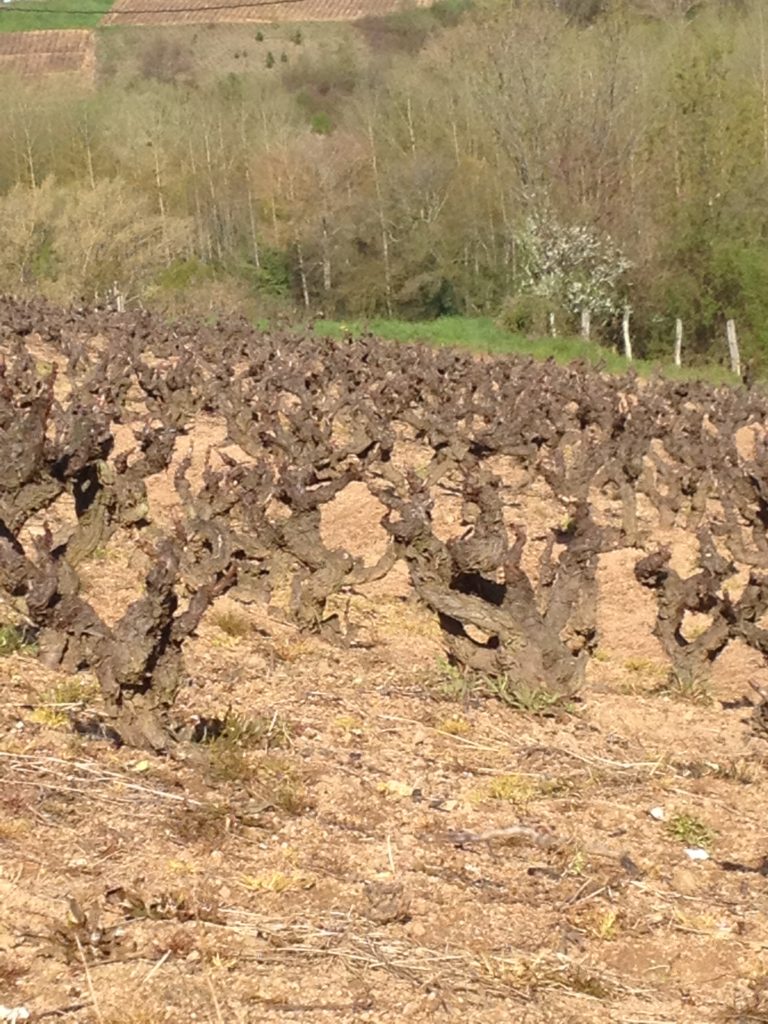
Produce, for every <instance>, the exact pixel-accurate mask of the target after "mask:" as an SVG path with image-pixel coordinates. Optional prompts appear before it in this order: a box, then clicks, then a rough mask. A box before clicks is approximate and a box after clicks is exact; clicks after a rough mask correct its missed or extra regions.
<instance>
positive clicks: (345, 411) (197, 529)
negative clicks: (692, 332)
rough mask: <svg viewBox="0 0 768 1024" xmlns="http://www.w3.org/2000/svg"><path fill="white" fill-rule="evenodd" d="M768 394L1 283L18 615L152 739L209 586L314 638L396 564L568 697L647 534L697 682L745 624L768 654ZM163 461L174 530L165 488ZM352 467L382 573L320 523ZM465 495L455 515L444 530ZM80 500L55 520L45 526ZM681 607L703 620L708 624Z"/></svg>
mask: <svg viewBox="0 0 768 1024" xmlns="http://www.w3.org/2000/svg"><path fill="white" fill-rule="evenodd" d="M41 352H42V353H47V354H48V356H47V358H43V357H42V356H41ZM766 413H768V403H767V402H766V400H765V398H764V397H763V395H762V394H761V393H759V392H757V391H754V390H752V391H749V390H746V389H744V388H742V389H738V390H737V389H719V390H718V389H714V388H712V387H710V386H708V385H705V384H702V383H696V384H694V383H686V384H680V383H671V382H669V381H666V380H662V379H654V380H650V381H641V380H640V379H639V378H637V377H636V376H634V375H632V374H628V375H626V376H624V377H621V378H617V377H612V378H611V377H608V376H606V375H602V374H600V373H597V372H595V371H594V370H591V369H587V368H586V367H583V366H578V365H573V366H571V367H567V368H566V367H561V366H558V365H556V364H554V363H553V362H547V363H541V362H535V361H533V360H522V359H512V358H510V359H498V360H493V361H490V360H478V359H477V358H474V357H472V356H470V355H468V354H465V353H460V352H454V351H447V350H433V349H428V348H420V347H413V348H402V347H395V346H392V345H389V344H386V343H384V342H381V341H378V340H376V339H375V338H372V337H365V338H359V339H353V338H347V339H345V340H343V341H341V342H337V341H332V340H329V339H325V338H319V337H316V336H314V335H312V334H307V335H303V336H291V335H288V334H284V333H280V334H277V333H274V334H273V333H259V332H256V331H254V329H253V328H252V327H251V326H250V325H249V324H248V323H246V322H245V321H243V320H220V321H218V322H217V323H215V324H212V325H211V324H202V323H199V322H193V321H179V322H175V323H173V324H168V323H166V322H164V321H162V320H160V319H157V318H155V317H154V316H153V315H151V314H150V313H147V312H141V311H140V312H128V313H119V312H115V311H112V310H86V309H80V308H71V309H67V310H64V309H59V308H54V307H48V306H46V305H44V304H42V303H41V302H37V301H35V302H23V301H17V300H12V299H3V300H2V302H0V597H2V600H3V605H2V606H0V607H5V608H6V609H7V608H9V607H11V608H13V609H15V613H16V614H18V615H21V616H23V617H24V619H25V620H26V621H27V622H28V623H29V624H30V626H31V627H32V628H33V629H34V630H35V634H36V641H37V648H38V652H39V655H38V656H39V658H40V659H41V660H42V661H43V662H44V663H45V664H46V665H47V666H49V667H51V668H57V669H62V670H64V671H71V672H76V671H82V670H88V671H90V672H92V673H93V674H94V675H95V676H96V678H97V679H98V681H99V684H100V687H101V691H102V695H103V700H104V706H105V709H106V714H107V716H108V718H109V721H110V726H111V727H112V728H113V729H114V730H115V731H116V732H117V733H118V734H119V736H120V737H121V738H122V740H123V741H124V742H125V743H128V744H131V745H136V746H143V747H148V748H151V749H155V750H168V749H171V748H172V747H173V746H174V744H175V742H176V734H175V732H174V724H173V704H174V700H175V697H176V695H177V692H178V690H179V687H180V686H181V685H182V682H183V680H184V678H185V667H184V660H183V648H184V645H185V641H186V640H187V638H188V637H190V635H191V634H192V633H193V632H194V631H195V629H196V627H197V626H198V624H199V623H200V620H201V618H202V616H203V615H204V613H205V611H206V609H207V608H208V607H209V606H210V605H211V603H212V602H213V601H214V600H215V599H216V598H217V596H219V595H221V594H224V593H225V592H229V593H230V595H231V596H232V597H234V598H235V599H242V600H244V601H254V600H259V601H264V602H266V603H267V604H269V602H270V600H272V599H273V598H274V595H275V594H276V593H277V592H278V591H280V592H281V593H283V594H284V595H287V596H285V597H284V604H285V608H284V613H285V615H286V616H287V617H288V618H289V619H290V622H291V623H292V625H293V626H295V628H296V629H297V630H300V631H306V632H312V633H316V634H319V635H320V636H321V637H322V638H324V639H325V640H327V641H328V642H329V643H333V644H337V645H342V646H343V645H346V644H350V643H352V642H354V633H355V629H354V626H353V625H351V624H350V623H349V621H347V620H346V619H345V617H344V616H343V615H342V614H340V613H339V612H338V610H334V609H337V608H338V605H339V602H338V601H337V598H338V596H339V595H343V594H348V593H353V592H354V590H355V588H356V587H361V586H364V585H365V584H367V583H370V582H371V581H374V580H379V579H382V578H384V577H385V576H386V575H387V574H388V573H389V572H390V571H391V570H392V569H393V568H394V567H395V565H396V564H397V563H403V562H404V563H405V565H406V566H407V570H408V578H409V580H410V585H411V587H412V590H413V592H414V594H415V596H416V597H417V598H418V599H419V600H420V601H421V602H422V603H423V605H424V606H426V607H427V608H428V609H429V610H430V611H431V612H432V613H433V614H434V615H435V617H436V620H437V621H438V623H439V627H440V631H441V636H442V639H443V643H444V646H445V650H446V654H447V657H448V658H449V660H450V661H451V663H452V664H454V665H455V666H456V667H457V669H458V670H460V671H461V672H463V673H466V674H468V675H473V674H482V675H484V676H486V677H493V678H497V679H503V680H505V681H507V683H508V684H509V685H510V686H520V687H522V686H527V687H536V688H546V690H547V691H549V692H551V693H552V694H553V695H560V694H562V695H572V694H574V693H576V692H577V691H578V690H579V687H580V685H581V684H582V681H583V678H584V672H585V668H586V666H587V663H588V661H589V659H590V657H592V656H593V655H594V653H595V651H596V649H597V644H598V632H597V625H596V622H597V615H596V610H597V600H598V591H597V581H596V580H597V577H596V573H597V568H598V560H599V558H600V556H601V555H602V554H605V553H606V552H609V551H612V550H617V549H634V550H635V551H636V560H635V567H634V573H635V577H636V580H637V581H638V582H639V583H640V584H641V585H642V586H643V587H646V588H648V590H649V592H651V593H652V594H653V595H654V596H655V599H656V602H657V619H656V625H655V633H656V636H657V637H658V639H659V641H660V643H661V645H662V647H663V650H664V652H665V654H666V656H667V658H668V660H669V670H670V672H671V673H672V674H674V675H675V676H676V677H677V678H679V679H682V680H685V679H688V680H693V679H699V678H703V677H704V676H706V673H707V672H708V669H709V668H710V666H711V664H712V662H713V661H714V660H715V659H716V658H717V657H718V656H719V655H720V654H721V653H722V652H723V651H724V650H725V648H726V647H727V645H728V644H729V643H731V642H732V641H735V640H739V641H742V642H745V643H746V644H748V645H749V646H751V647H752V648H754V649H756V650H758V651H759V652H760V653H762V654H764V655H766V656H768V629H766V628H764V627H763V626H762V625H761V617H762V616H763V615H764V614H765V613H766V612H767V611H768V539H767V537H766V528H767V527H768V439H766V436H765V433H764V431H763V430H762V429H761V424H763V423H764V422H765V418H766ZM202 416H208V417H215V418H216V419H217V420H218V421H219V422H221V423H223V424H225V426H226V442H227V450H226V451H224V450H223V448H224V446H221V445H219V446H214V447H215V448H216V450H213V449H212V450H210V451H209V452H208V453H207V458H206V462H205V469H204V471H203V472H202V473H201V474H198V475H197V476H198V478H194V474H190V458H189V457H188V456H186V457H184V458H181V459H179V458H177V459H176V460H175V462H174V452H175V451H178V447H177V446H178V442H179V439H180V438H181V437H182V436H183V435H188V434H190V432H193V431H194V427H195V423H196V421H197V420H198V419H199V418H200V417H202ZM750 425H751V426H752V430H751V431H749V430H747V431H746V433H747V434H748V435H749V443H748V444H746V445H745V444H741V443H738V441H737V434H739V436H741V437H743V436H744V434H745V430H744V428H749V427H750ZM125 430H130V431H132V434H133V437H134V439H135V440H134V443H133V445H132V446H131V447H129V448H127V449H126V448H125V446H119V445H117V444H116V435H117V434H118V433H119V432H120V431H125ZM233 449H234V450H236V451H237V452H238V455H237V457H233V456H232V454H231V452H232V450H233ZM169 471H172V472H171V476H172V480H173V483H174V486H175V491H176V507H175V512H174V516H173V517H172V519H171V520H169V521H168V522H165V521H163V520H162V519H161V518H158V517H155V516H154V515H153V514H152V512H151V509H150V504H149V502H148V499H147V481H148V480H149V478H150V477H152V476H154V475H155V474H159V473H166V474H167V473H169ZM353 482H355V483H356V484H357V485H358V486H360V485H363V486H364V487H366V488H367V489H368V491H369V492H370V493H371V494H372V495H373V496H374V497H375V499H376V500H377V501H378V502H379V503H380V506H381V524H382V526H383V527H384V530H385V531H386V534H387V537H388V543H387V546H386V549H385V550H384V552H383V554H382V555H381V557H380V558H378V560H376V561H374V562H373V563H372V564H367V563H366V562H364V560H363V559H362V558H361V557H360V556H359V555H354V554H352V553H351V552H349V551H347V550H344V549H343V548H336V547H334V548H331V547H330V546H329V545H328V544H327V542H326V541H325V540H324V535H323V531H322V529H321V526H322V513H323V509H324V507H325V506H327V505H328V503H330V502H332V501H333V499H334V498H335V497H336V496H337V495H339V494H340V493H341V492H342V491H343V490H344V488H346V487H347V486H348V485H350V484H351V483H353ZM533 487H539V488H541V487H544V488H545V489H546V490H547V492H548V493H550V494H551V497H552V499H553V501H554V502H556V503H557V505H558V507H559V513H558V516H557V517H556V518H555V519H554V520H553V522H552V523H551V524H550V528H549V529H548V530H547V531H546V536H544V537H538V538H537V543H538V547H537V549H536V551H537V556H536V559H535V560H532V559H531V557H530V550H528V551H527V550H526V546H527V545H528V546H529V548H530V543H529V538H528V536H527V534H528V532H529V529H528V524H527V523H526V522H525V521H524V519H525V516H524V515H521V514H520V513H519V509H520V508H521V507H522V505H521V499H522V498H523V497H524V495H525V494H526V493H527V492H528V491H529V490H530V489H531V488H533ZM446 493H447V494H450V495H452V496H453V498H454V500H455V501H456V502H457V505H458V507H459V508H460V519H461V523H460V528H459V532H457V533H456V534H455V535H454V536H453V537H450V538H447V539H446V538H445V537H444V536H442V535H441V533H440V531H439V530H437V529H436V527H435V522H434V515H433V511H434V506H435V502H436V500H438V499H439V497H440V495H444V494H446ZM62 501H64V502H68V503H69V504H68V507H69V508H70V509H71V514H70V519H69V528H68V529H67V530H66V531H64V533H63V534H62V531H61V530H59V531H54V530H53V529H52V528H51V526H50V524H49V519H50V517H51V514H52V512H53V510H54V507H60V506H61V502H62ZM672 526H675V527H682V528H684V529H685V530H688V531H691V532H692V533H693V534H695V536H696V538H697V541H698V559H697V564H696V565H693V566H691V568H690V571H689V572H688V573H687V574H686V573H684V572H679V571H677V570H676V569H675V568H674V567H673V565H672V560H671V553H670V549H669V548H668V547H659V546H658V541H657V540H655V539H654V537H655V535H656V534H658V533H659V532H660V531H662V532H663V531H664V530H668V529H669V528H670V527H672ZM116 535H117V536H122V535H124V536H125V537H126V540H130V542H131V543H134V544H136V545H138V546H139V547H140V548H141V549H142V550H143V551H144V552H145V553H147V554H148V555H149V556H150V566H151V567H150V569H149V571H148V573H147V575H146V578H145V579H144V583H143V592H142V594H141V596H140V597H139V598H138V599H137V600H135V601H134V602H133V603H131V604H129V605H128V607H126V608H125V609H124V611H123V614H122V616H121V617H120V618H119V619H118V620H117V621H115V622H112V623H110V624H108V623H107V622H106V621H105V620H104V618H103V617H102V616H101V615H100V614H99V613H98V612H97V611H96V610H95V609H94V607H93V606H92V604H91V603H89V601H88V600H87V599H86V596H85V594H84V593H83V588H82V586H81V577H80V571H81V569H82V567H83V566H84V565H85V564H86V563H88V561H89V560H91V559H92V558H93V557H94V556H95V554H96V552H97V551H99V550H101V549H103V548H104V546H105V545H106V544H107V543H109V541H110V539H111V538H114V537H115V536H116ZM729 581H730V582H731V589H730V590H729V589H728V583H729ZM736 581H741V582H738V586H735V585H734V583H735V582H736ZM628 582H630V581H628ZM689 613H698V614H700V615H701V614H703V615H705V616H706V620H705V621H706V625H705V627H704V628H702V629H700V630H698V631H697V633H696V635H688V636H687V635H686V630H685V626H684V624H685V620H686V616H687V615H688V614H689Z"/></svg>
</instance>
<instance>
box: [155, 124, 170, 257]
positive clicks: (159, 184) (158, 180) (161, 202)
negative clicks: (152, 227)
mask: <svg viewBox="0 0 768 1024" xmlns="http://www.w3.org/2000/svg"><path fill="white" fill-rule="evenodd" d="M152 153H153V156H154V158H155V187H156V188H157V208H158V210H159V211H160V231H161V234H162V245H163V250H164V252H165V263H166V266H168V265H169V264H170V262H171V250H170V246H169V245H168V229H167V225H166V217H165V197H164V196H163V179H162V177H161V175H160V157H159V156H158V155H157V145H156V144H155V143H154V142H153V143H152Z"/></svg>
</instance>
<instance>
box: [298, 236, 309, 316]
mask: <svg viewBox="0 0 768 1024" xmlns="http://www.w3.org/2000/svg"><path fill="white" fill-rule="evenodd" d="M296 262H297V264H298V267H299V281H300V282H301V296H302V298H303V299H304V307H305V308H306V309H309V287H308V285H307V272H306V267H305V265H304V250H303V248H302V245H301V239H300V238H299V236H298V235H296Z"/></svg>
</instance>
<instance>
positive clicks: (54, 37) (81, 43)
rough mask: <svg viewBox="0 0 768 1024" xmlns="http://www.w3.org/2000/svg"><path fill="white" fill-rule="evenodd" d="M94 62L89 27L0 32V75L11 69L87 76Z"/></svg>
mask: <svg viewBox="0 0 768 1024" xmlns="http://www.w3.org/2000/svg"><path fill="white" fill-rule="evenodd" d="M94 61H95V58H94V43H93V32H92V31H91V30H90V29H62V30H56V29H46V30H42V31H36V32H34V31H33V32H0V74H2V73H3V72H6V71H14V72H17V73H18V72H20V73H21V74H24V75H41V74H50V73H55V72H59V73H60V72H70V73H76V74H83V75H91V74H92V73H93V68H94Z"/></svg>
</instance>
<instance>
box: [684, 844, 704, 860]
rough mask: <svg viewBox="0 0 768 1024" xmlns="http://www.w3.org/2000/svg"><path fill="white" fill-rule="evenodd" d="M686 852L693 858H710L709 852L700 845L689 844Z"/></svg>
mask: <svg viewBox="0 0 768 1024" xmlns="http://www.w3.org/2000/svg"><path fill="white" fill-rule="evenodd" d="M685 852H686V855H687V856H688V857H689V858H690V859H691V860H709V854H708V853H707V851H706V850H702V848H701V847H700V846H688V847H686V850H685Z"/></svg>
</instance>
